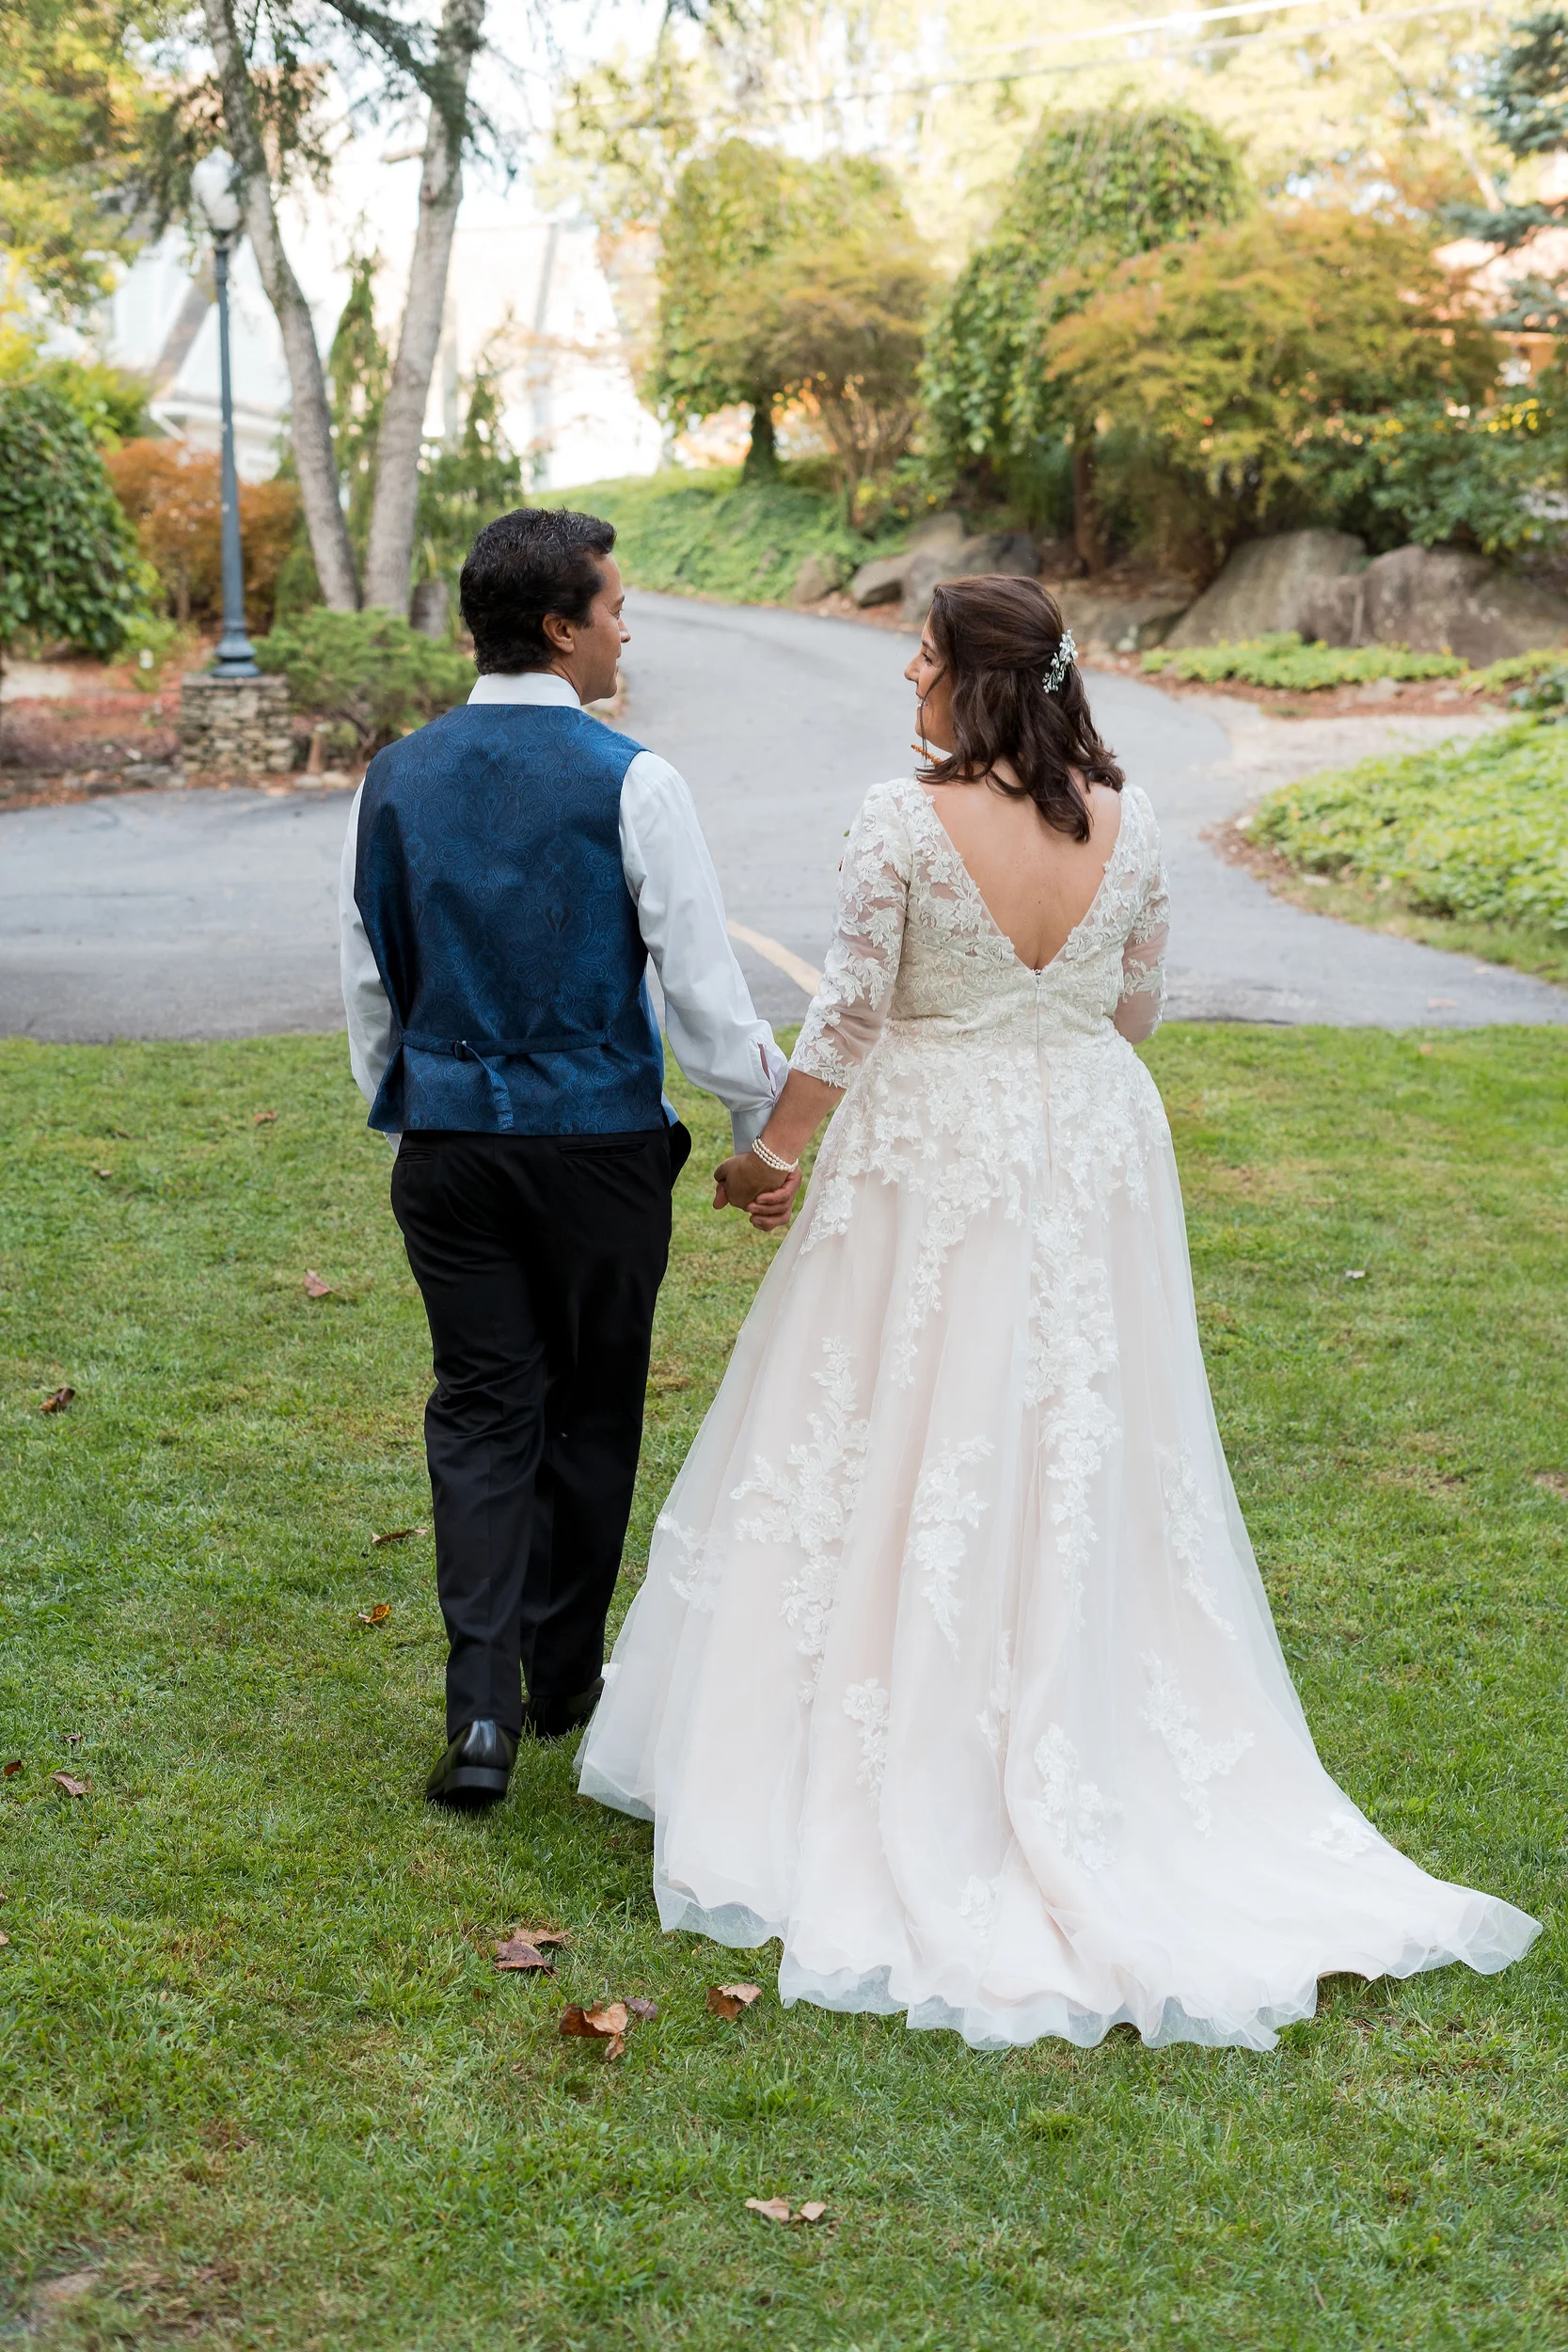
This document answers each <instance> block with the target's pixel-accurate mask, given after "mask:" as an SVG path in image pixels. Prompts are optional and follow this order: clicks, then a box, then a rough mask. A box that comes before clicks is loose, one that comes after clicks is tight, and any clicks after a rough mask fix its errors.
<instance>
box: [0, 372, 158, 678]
mask: <svg viewBox="0 0 1568 2352" xmlns="http://www.w3.org/2000/svg"><path fill="white" fill-rule="evenodd" d="M144 608H145V597H144V594H143V580H142V567H141V564H140V561H139V559H138V557H137V553H136V543H135V535H134V533H133V532H132V530H131V526H130V524H129V523H128V522H127V521H126V519H125V516H124V515H123V513H122V512H121V511H120V506H119V501H118V500H117V499H116V497H115V494H114V491H113V489H112V488H111V487H110V485H109V478H108V475H107V474H106V473H105V471H104V469H103V458H102V457H101V456H100V454H99V452H98V449H97V447H96V446H95V444H94V441H93V437H92V435H91V433H90V432H89V431H88V429H87V426H86V425H85V424H84V423H83V421H82V420H81V418H80V416H79V415H78V414H77V412H76V410H75V409H74V408H72V407H71V404H70V403H69V401H67V400H65V399H63V398H62V397H61V395H60V394H59V393H58V392H57V391H55V389H52V387H50V386H49V385H47V384H28V383H11V384H0V646H4V645H8V644H11V643H12V642H13V641H14V640H15V639H16V638H17V637H18V636H19V635H21V634H22V633H23V632H24V631H25V632H27V633H28V634H30V635H32V636H34V637H37V638H39V639H41V640H42V641H43V642H44V643H46V644H47V643H50V642H52V641H55V640H58V639H61V638H63V639H64V640H65V641H66V643H67V644H72V645H79V646H81V647H82V649H83V650H84V651H85V652H87V653H96V654H111V653H113V652H114V651H115V649H116V647H117V646H118V645H119V642H120V639H121V637H122V635H123V634H124V629H125V624H126V623H127V621H129V620H131V619H132V618H133V617H134V616H135V615H136V614H137V613H139V612H142V611H143V610H144Z"/></svg>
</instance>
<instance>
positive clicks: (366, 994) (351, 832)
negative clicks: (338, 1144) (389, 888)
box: [338, 785, 392, 1104]
mask: <svg viewBox="0 0 1568 2352" xmlns="http://www.w3.org/2000/svg"><path fill="white" fill-rule="evenodd" d="M364 791H365V787H364V786H363V785H361V786H360V787H359V789H358V791H357V792H356V794H355V796H354V803H353V806H352V807H351V808H350V810H349V813H348V838H347V840H346V841H345V842H344V843H343V855H342V862H341V865H340V866H339V868H338V969H339V973H340V976H341V980H342V988H343V1010H344V1012H345V1013H346V1014H347V1015H348V1059H349V1068H350V1069H351V1070H352V1071H353V1073H354V1083H355V1085H356V1087H357V1088H358V1089H359V1091H360V1093H361V1094H362V1095H363V1096H364V1098H365V1100H366V1102H367V1103H372V1104H373V1103H374V1101H375V1098H376V1096H377V1095H378V1094H379V1093H380V1091H381V1081H382V1079H383V1078H384V1077H385V1076H386V1074H387V1064H388V1062H389V1061H390V1060H391V1058H392V1008H391V1006H390V1005H389V1004H388V1001H387V991H386V990H385V989H384V988H383V987H382V985H381V974H380V973H379V971H378V970H377V969H376V961H375V953H374V950H373V949H372V946H371V943H370V940H369V938H368V937H367V935H366V931H365V922H364V917H363V916H362V915H361V914H360V912H359V904H358V900H357V899H356V897H355V895H354V884H355V878H356V873H357V870H358V865H359V803H360V801H361V800H362V799H363V797H364Z"/></svg>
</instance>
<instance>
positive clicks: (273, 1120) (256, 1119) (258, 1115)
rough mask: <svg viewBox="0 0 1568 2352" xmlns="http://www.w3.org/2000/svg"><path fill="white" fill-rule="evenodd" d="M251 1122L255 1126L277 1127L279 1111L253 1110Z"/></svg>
mask: <svg viewBox="0 0 1568 2352" xmlns="http://www.w3.org/2000/svg"><path fill="white" fill-rule="evenodd" d="M250 1123H251V1125H252V1126H253V1127H276V1126H277V1112H276V1111H252V1113H251V1115H250Z"/></svg>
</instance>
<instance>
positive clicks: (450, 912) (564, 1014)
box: [354, 704, 666, 1136]
mask: <svg viewBox="0 0 1568 2352" xmlns="http://www.w3.org/2000/svg"><path fill="white" fill-rule="evenodd" d="M640 750H641V745H640V744H638V743H634V742H633V741H632V740H631V739H630V738H629V737H628V736H625V735H615V734H612V733H611V732H610V729H609V728H608V727H606V726H604V725H602V724H601V723H600V722H599V721H598V720H597V719H591V718H589V717H588V715H587V713H586V712H584V711H580V710H566V709H561V708H557V707H554V706H540V705H533V704H480V705H467V706H465V707H463V708H461V709H458V710H451V711H449V712H448V713H447V715H446V717H445V718H444V719H437V720H436V721H435V722H434V723H432V724H431V725H430V726H427V727H421V728H420V730H419V731H418V733H417V734H414V735H409V736H405V737H404V739H403V741H402V742H401V743H393V744H391V745H389V746H388V749H387V750H386V751H384V752H379V753H377V755H376V756H375V758H374V759H373V760H372V762H371V765H370V770H369V772H368V773H367V775H366V777H365V786H364V792H363V794H362V797H361V799H360V803H359V838H358V850H357V860H356V870H355V892H354V895H355V898H356V903H357V905H358V908H359V913H360V915H361V917H362V918H363V921H364V925H365V930H366V933H367V936H368V937H369V940H370V944H371V947H372V951H373V953H374V956H375V961H376V967H377V969H378V971H379V972H380V974H381V980H382V985H383V987H384V988H385V989H386V991H387V996H388V1002H389V1004H390V1006H391V1009H392V1015H393V1022H394V1028H393V1036H392V1056H391V1059H390V1061H389V1062H388V1065H387V1073H386V1075H385V1077H384V1078H383V1079H382V1082H381V1089H380V1091H379V1092H378V1094H377V1095H376V1098H375V1102H374V1104H372V1109H371V1118H370V1123H371V1125H372V1127H379V1128H382V1129H384V1130H386V1131H388V1132H391V1133H396V1132H398V1131H400V1130H403V1129H418V1128H421V1127H425V1128H431V1127H445V1128H458V1129H463V1130H466V1131H467V1132H469V1133H474V1134H479V1135H522V1136H573V1135H614V1134H626V1133H631V1132H633V1131H636V1130H639V1129H643V1128H649V1127H660V1126H663V1125H664V1124H665V1123H666V1118H665V1112H664V1108H663V1105H662V1099H661V1098H662V1089H663V1078H664V1057H663V1049H662V1045H661V1042H660V1040H659V1034H658V1027H657V1023H656V1022H655V1020H654V1015H653V1007H652V1005H651V1003H650V1000H649V996H648V990H647V980H646V972H647V961H648V959H647V950H646V948H645V947H644V946H643V944H642V938H641V933H640V931H639V930H638V927H637V909H636V907H635V906H634V905H633V903H632V898H631V894H630V893H629V891H628V890H627V888H626V876H625V874H624V872H623V871H622V866H621V834H620V809H621V786H622V782H623V780H624V778H625V776H626V770H627V769H628V768H629V767H630V765H631V763H632V761H633V760H634V759H635V758H636V756H637V755H638V753H639V751H640Z"/></svg>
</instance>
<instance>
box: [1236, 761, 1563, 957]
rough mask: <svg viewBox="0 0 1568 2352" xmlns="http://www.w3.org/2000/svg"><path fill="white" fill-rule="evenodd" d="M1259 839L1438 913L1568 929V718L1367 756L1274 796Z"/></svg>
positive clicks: (1258, 819)
mask: <svg viewBox="0 0 1568 2352" xmlns="http://www.w3.org/2000/svg"><path fill="white" fill-rule="evenodd" d="M1251 831H1252V838H1253V839H1254V840H1255V841H1262V842H1266V843H1268V844H1269V845H1270V846H1271V847H1273V848H1274V849H1275V850H1278V851H1279V852H1280V854H1281V855H1282V856H1283V857H1285V858H1287V859H1288V860H1289V861H1290V863H1291V865H1292V866H1299V867H1301V868H1303V869H1304V870H1305V871H1306V872H1307V873H1319V874H1338V875H1340V876H1342V877H1343V878H1345V879H1347V880H1354V881H1359V882H1370V883H1373V884H1377V883H1383V882H1387V883H1389V884H1393V885H1397V886H1398V887H1399V888H1400V889H1402V891H1403V892H1404V894H1405V896H1406V898H1408V900H1409V902H1410V904H1411V905H1412V906H1413V907H1415V908H1416V909H1417V910H1418V912H1420V913H1424V914H1444V915H1455V916H1466V917H1469V918H1471V919H1475V920H1480V921H1483V922H1495V923H1497V922H1500V923H1519V924H1534V925H1543V926H1544V927H1545V928H1547V929H1548V930H1552V931H1554V932H1568V727H1564V726H1561V725H1555V724H1553V723H1552V722H1551V721H1550V720H1547V719H1521V720H1516V721H1515V722H1514V723H1513V724H1512V725H1511V726H1507V727H1499V728H1498V729H1497V732H1496V733H1495V734H1491V735H1485V736H1482V737H1481V739H1480V741H1479V742H1472V743H1446V744H1443V745H1441V746H1440V747H1439V748H1438V749H1437V750H1436V751H1434V752H1417V753H1414V754H1411V755H1407V756H1405V757H1403V758H1399V759H1367V760H1362V761H1360V762H1359V763H1358V764H1357V765H1356V766H1354V767H1353V768H1338V769H1334V770H1331V771H1329V772H1328V773H1326V774H1323V775H1318V776H1309V777H1307V779H1306V780H1305V781H1304V782H1302V783H1300V784H1292V785H1287V786H1285V787H1283V789H1281V790H1280V791H1277V792H1273V793H1271V794H1270V795H1269V797H1268V799H1267V800H1265V801H1263V802H1262V803H1260V805H1259V809H1258V811H1257V814H1256V815H1255V817H1254V818H1253V822H1252V828H1251Z"/></svg>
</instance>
